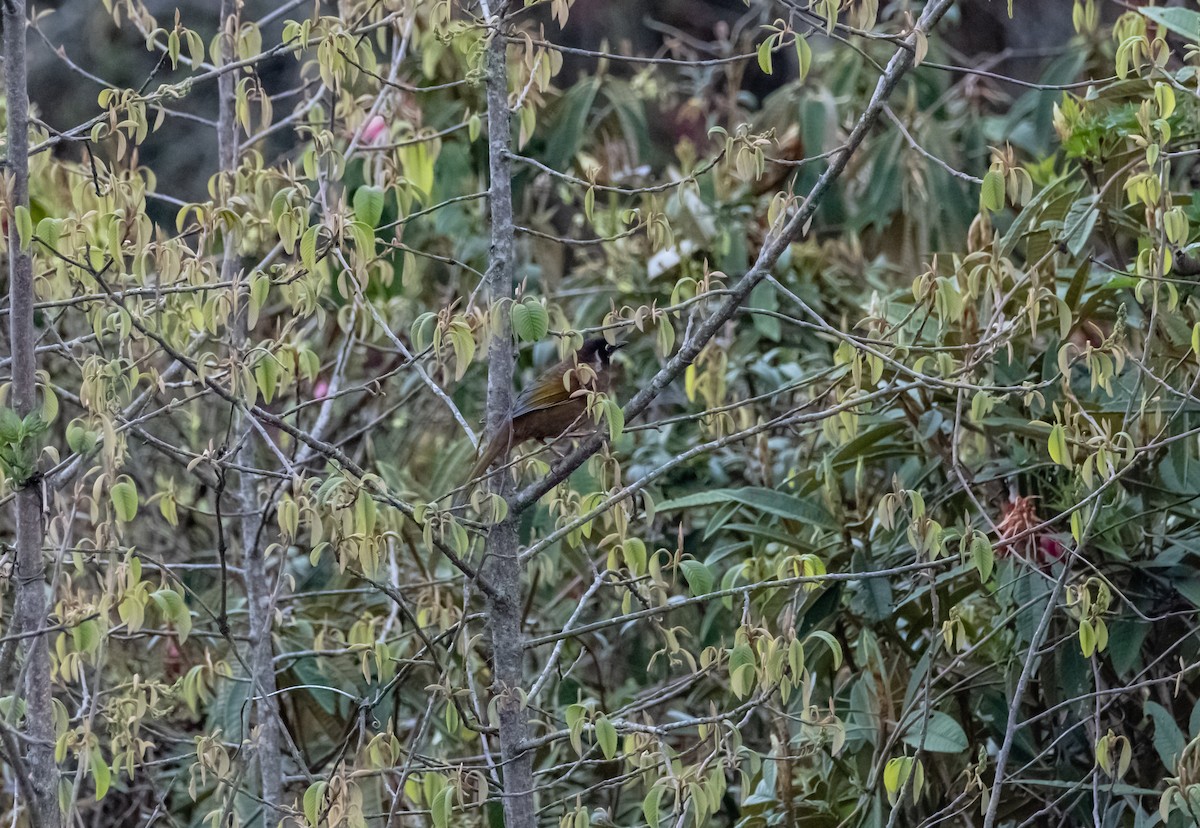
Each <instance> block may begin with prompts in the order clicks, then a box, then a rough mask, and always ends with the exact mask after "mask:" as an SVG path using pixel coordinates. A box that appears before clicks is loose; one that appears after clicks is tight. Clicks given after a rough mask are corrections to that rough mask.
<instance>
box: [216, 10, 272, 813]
mask: <svg viewBox="0 0 1200 828" xmlns="http://www.w3.org/2000/svg"><path fill="white" fill-rule="evenodd" d="M237 7H238V3H237V2H236V0H221V19H220V26H221V64H222V66H225V65H228V64H230V63H232V62H233V61H234V60H235V59H236V56H235V54H234V37H235V33H236V32H237V27H238V8H237ZM236 82H237V75H236V73H234V72H222V73H221V74H220V76H219V78H218V81H217V84H218V94H219V103H218V115H217V151H218V155H219V157H220V163H221V174H222V176H223V184H222V193H221V195H222V197H223V198H229V197H230V196H232V195H233V183H234V179H235V175H236V171H237V164H238V127H237V114H236V112H235V111H234V106H235V98H234V95H235V88H234V87H235V84H236ZM224 244H225V249H224V253H223V255H222V258H221V281H222V282H226V283H229V284H233V285H234V287H233V290H234V291H235V294H236V305H235V308H236V310H235V315H234V320H233V326H232V339H233V341H232V343H231V344H232V346H233V351H234V355H233V356H234V359H235V360H236V361H237V362H239V363H241V362H242V361H244V360H245V359H246V355H247V348H246V345H247V341H248V340H249V336H250V331H249V325H248V314H247V308H248V304H249V298H250V296H249V291H248V290H247V289H246V285H245V280H244V279H241V278H239V274H238V272H237V271H238V258H237V248H238V238H237V233H236V231H234V230H232V229H231V230H230V231H229V232H227V233H226V234H225V238H224ZM236 419H237V420H238V421H239V423H238V426H237V428H235V429H234V434H235V440H236V443H237V446H238V449H237V454H236V463H237V465H238V466H240V467H241V468H252V467H253V466H254V440H253V439H251V435H250V433H249V428H250V424H251V421H250V419H249V418H248V417H246V416H244V415H243V414H242V413H241V411H236ZM233 495H234V500H235V501H236V503H237V511H238V515H239V518H238V536H239V539H240V540H241V550H242V562H243V566H244V567H245V572H246V603H247V611H248V615H249V622H250V659H249V661H250V672H251V678H252V680H253V686H254V695H255V698H256V699H257V701H256V703H255V712H256V714H257V715H256V721H257V725H258V739H257V740H256V741H255V747H254V755H255V757H256V758H257V759H258V771H259V781H260V783H261V785H262V802H263V810H262V825H263V828H274V826H275V825H277V824H278V823H279V807H280V804H281V802H282V799H283V753H282V750H281V748H280V742H281V736H282V734H281V731H280V718H279V710H278V707H277V705H278V701H277V696H276V694H275V661H274V659H273V658H272V654H271V619H272V618H273V616H274V609H273V606H272V605H273V603H274V601H273V595H274V590H273V589H272V585H271V581H270V579H269V578H268V576H267V565H266V560H265V559H264V556H263V549H262V546H261V545H260V543H259V541H258V538H259V528H260V524H261V522H262V511H261V509H260V508H259V505H258V494H257V492H256V491H255V486H254V478H253V476H251V475H249V474H245V473H243V472H238V473H237V476H236V480H235V484H234V490H233Z"/></svg>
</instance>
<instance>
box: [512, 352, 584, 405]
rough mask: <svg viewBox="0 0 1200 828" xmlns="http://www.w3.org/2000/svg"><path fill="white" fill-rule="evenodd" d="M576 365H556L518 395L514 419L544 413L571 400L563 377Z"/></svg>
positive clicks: (515, 402) (514, 403)
mask: <svg viewBox="0 0 1200 828" xmlns="http://www.w3.org/2000/svg"><path fill="white" fill-rule="evenodd" d="M574 367H575V366H574V365H571V364H566V365H561V364H560V365H555V366H554V367H553V368H551V369H550V370H548V371H546V372H545V373H543V374H541V375H540V376H539V377H538V378H537V379H536V380H534V381H533V382H532V383H531V384H530V385H529V387H528V388H526V389H525V390H524V391H522V392H521V393H520V394H518V395H517V399H516V400H515V401H514V402H513V417H514V418H516V417H520V416H521V415H522V414H528V413H530V412H531V411H542V410H545V409H547V408H554V407H555V406H556V405H562V404H563V403H565V402H569V401H570V400H571V393H570V392H569V391H568V390H567V389H566V387H565V386H564V385H563V376H564V375H565V374H566V373H567V371H568V370H570V369H571V368H574Z"/></svg>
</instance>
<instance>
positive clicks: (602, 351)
mask: <svg viewBox="0 0 1200 828" xmlns="http://www.w3.org/2000/svg"><path fill="white" fill-rule="evenodd" d="M624 347H625V343H624V342H618V343H616V344H615V345H614V344H613V343H611V342H609V341H608V340H607V339H605V338H604V337H602V336H594V337H592V338H590V339H587V340H584V343H583V346H582V347H581V348H580V349H579V351H578V352H576V354H575V360H576V361H577V362H578V363H579V364H581V365H582V364H583V363H588V364H589V365H591V366H592V367H593V368H596V369H600V368H607V367H608V366H609V364H610V361H611V360H612V355H613V354H615V353H616V352H617V351H619V350H620V349H621V348H624Z"/></svg>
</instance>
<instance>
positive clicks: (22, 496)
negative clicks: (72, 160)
mask: <svg viewBox="0 0 1200 828" xmlns="http://www.w3.org/2000/svg"><path fill="white" fill-rule="evenodd" d="M4 72H5V79H4V81H5V82H4V87H5V88H4V92H5V99H6V106H7V113H8V169H9V172H10V174H11V176H12V190H11V192H12V200H11V201H10V202H9V203H8V204H7V205H6V207H7V210H6V215H5V219H6V221H7V222H8V291H9V294H8V295H9V306H10V309H11V311H10V314H9V343H10V345H11V348H12V391H11V403H12V407H13V408H14V409H15V410H16V412H17V414H18V415H20V416H21V417H25V416H27V415H29V414H31V413H33V412H34V411H36V410H37V377H36V370H37V364H36V346H37V331H36V330H35V328H34V319H33V299H34V292H33V260H32V259H31V258H30V253H29V249H28V248H23V247H22V246H21V239H20V236H19V235H18V232H17V225H18V222H17V221H16V218H15V212H16V211H17V210H26V211H27V210H28V209H29V91H28V87H27V85H26V68H25V0H7V2H5V3H4ZM34 455H35V451H34V449H33V447H30V449H29V451H28V452H27V456H28V457H30V458H32V457H33V456H34ZM26 471H27V472H28V473H29V474H31V475H32V469H29V470H26ZM15 482H16V483H17V485H18V486H19V490H18V491H17V495H16V498H15V504H14V505H15V511H16V515H15V521H14V522H15V524H16V552H17V556H16V557H17V566H16V576H17V577H16V582H17V584H16V600H15V607H14V610H13V623H12V632H14V633H24V632H27V631H31V630H36V629H40V628H45V627H48V626H49V625H48V624H47V622H46V583H45V573H46V566H45V561H44V560H43V558H42V542H43V538H44V528H43V526H42V501H41V486H40V481H39V480H38V478H37V477H36V476H30V477H29V478H28V479H26V480H18V481H15ZM4 649H5V652H4V653H2V654H0V656H3V657H4V663H5V664H10V663H12V658H11V656H12V651H11V649H9V648H8V647H7V646H6V647H5V648H4ZM25 653H26V655H25V658H26V664H25V669H24V674H25V689H24V698H25V728H24V736H25V738H24V739H23V740H22V746H23V748H24V751H25V753H24V756H23V759H24V765H25V769H26V771H27V772H28V774H29V777H30V780H31V785H30V786H29V787H31V788H32V789H33V801H32V802H29V803H27V805H28V807H27V811H28V816H29V821H30V824H31V825H33V826H35V828H57V826H59V825H60V824H61V823H62V815H61V813H60V811H59V806H58V766H57V765H56V764H55V762H54V718H53V710H52V708H51V684H50V652H49V648H48V641H47V636H46V635H45V634H44V633H43V634H41V635H37V636H32V637H30V638H28V639H27V640H26V645H25Z"/></svg>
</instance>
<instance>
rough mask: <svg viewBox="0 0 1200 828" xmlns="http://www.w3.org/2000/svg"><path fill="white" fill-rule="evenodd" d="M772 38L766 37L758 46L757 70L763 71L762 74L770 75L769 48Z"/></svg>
mask: <svg viewBox="0 0 1200 828" xmlns="http://www.w3.org/2000/svg"><path fill="white" fill-rule="evenodd" d="M773 42H774V38H773V37H768V38H767V39H766V40H764V41H763V42H762V43H760V44H758V68H759V69H761V70H763V73H764V74H767V75H769V74H771V46H772V45H773Z"/></svg>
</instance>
